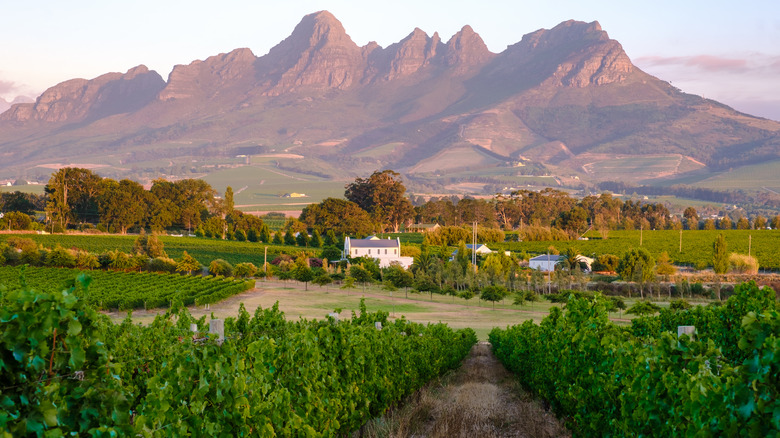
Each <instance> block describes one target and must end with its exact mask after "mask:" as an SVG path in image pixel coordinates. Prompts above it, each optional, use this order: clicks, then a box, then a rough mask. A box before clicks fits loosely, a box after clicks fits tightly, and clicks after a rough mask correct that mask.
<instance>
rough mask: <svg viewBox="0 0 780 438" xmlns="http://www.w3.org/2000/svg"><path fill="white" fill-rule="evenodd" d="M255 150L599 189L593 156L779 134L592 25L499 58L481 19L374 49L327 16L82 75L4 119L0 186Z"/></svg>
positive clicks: (765, 142) (684, 151) (715, 145)
mask: <svg viewBox="0 0 780 438" xmlns="http://www.w3.org/2000/svg"><path fill="white" fill-rule="evenodd" d="M324 145H328V146H324ZM388 145H389V146H388ZM244 150H254V151H266V152H268V151H277V152H280V151H281V152H289V153H294V154H299V155H300V156H303V157H306V159H309V160H312V161H311V162H315V161H316V162H317V163H319V164H318V165H320V166H321V167H322V170H318V172H320V173H323V172H324V173H326V174H330V175H331V176H332V178H334V179H348V178H350V177H353V176H354V175H357V174H367V173H370V171H372V170H376V169H379V168H394V169H396V170H400V171H403V172H409V175H410V176H413V175H418V176H425V175H429V174H430V175H429V177H430V178H435V174H439V175H443V174H450V175H460V177H463V173H464V172H472V173H473V172H476V171H478V169H483V170H484V172H485V173H488V174H491V173H496V172H498V173H501V174H502V175H504V176H505V177H506V178H505V179H507V178H509V177H510V176H511V177H519V176H520V175H521V174H522V172H523V171H525V170H527V169H519V168H518V169H519V170H518V169H513V168H516V167H517V166H521V167H522V166H525V165H534V166H536V168H538V169H543V170H539V171H540V172H542V171H543V172H547V173H550V172H553V173H557V174H565V173H573V174H576V175H579V176H581V177H582V179H584V180H592V181H598V180H603V179H605V178H606V176H605V175H602V174H599V173H598V172H594V171H593V170H592V169H594V168H596V167H597V166H593V165H591V164H592V160H594V159H598V160H602V159H603V160H609V157H610V156H617V155H625V154H628V155H636V156H648V155H657V154H667V155H669V156H674V155H680V156H685V157H691V159H692V160H694V161H698V162H701V163H703V165H704V166H705V167H707V168H710V169H712V170H717V169H721V168H728V167H729V166H735V165H736V166H739V165H744V164H749V163H751V162H758V161H762V160H763V161H765V160H775V159H778V158H780V123H777V122H773V121H769V120H766V119H760V118H756V117H752V116H749V115H746V114H742V113H739V112H736V111H734V110H732V109H730V108H729V107H727V106H725V105H723V104H720V103H717V102H714V101H710V100H707V99H703V98H701V97H698V96H693V95H690V94H686V93H684V92H682V91H681V90H678V89H676V88H674V87H673V86H671V85H670V84H669V83H667V82H665V81H662V80H660V79H658V78H654V77H653V76H651V75H648V74H647V73H645V72H643V71H642V70H640V69H639V68H637V67H636V66H634V65H633V64H632V62H631V60H630V58H629V56H628V55H627V54H626V53H625V51H624V50H623V47H622V46H621V45H620V43H619V42H618V41H615V40H613V39H610V38H609V35H608V34H607V32H606V31H604V30H603V29H602V28H601V25H600V24H599V23H598V22H597V21H594V22H591V23H585V22H580V21H574V20H569V21H565V22H563V23H560V24H558V25H557V26H555V27H553V28H552V29H540V30H537V31H535V32H532V33H529V34H526V35H524V36H523V37H522V39H521V40H520V41H519V42H517V43H515V44H512V45H510V46H508V47H507V48H506V49H505V50H504V51H502V52H500V53H493V52H491V51H490V50H488V48H487V46H486V45H485V43H484V41H483V40H482V38H481V37H480V36H479V34H478V33H476V32H475V31H474V30H473V29H472V28H471V27H470V26H468V25H466V26H464V27H463V28H462V29H461V30H460V31H458V32H456V33H455V34H454V35H453V36H452V37H450V38H449V39H448V41H447V42H442V40H441V38H440V36H439V34H438V33H434V34H433V35H430V36H429V35H428V34H426V33H425V32H423V31H422V30H420V29H419V28H415V29H414V30H413V31H412V32H411V33H409V34H408V35H407V36H406V37H405V38H403V39H402V40H401V41H399V42H397V43H393V44H390V45H388V46H387V47H384V48H383V47H381V46H379V45H378V44H376V43H375V42H369V43H368V44H366V45H364V46H362V47H361V46H358V45H357V44H355V43H354V42H353V41H352V39H351V38H350V37H349V35H348V34H347V32H346V30H345V29H344V27H343V26H342V25H341V23H340V22H339V21H338V20H337V19H336V17H334V16H333V15H332V14H330V13H329V12H327V11H320V12H316V13H313V14H309V15H306V16H305V17H303V19H302V20H301V22H300V23H299V24H298V25H297V26H296V27H295V28H294V29H293V31H292V33H291V34H290V35H289V36H288V37H287V38H285V39H283V40H282V41H281V42H280V43H279V44H277V45H276V46H274V47H273V48H271V49H270V50H269V52H268V53H267V54H265V55H262V56H259V57H258V56H256V55H255V54H254V53H253V52H252V51H251V50H250V49H248V48H239V49H235V50H232V51H230V52H227V53H222V54H217V55H214V56H210V57H208V58H206V59H204V60H196V61H193V62H191V63H190V64H187V65H177V66H175V67H174V68H173V70H172V71H171V73H170V74H169V75H168V79H167V80H163V79H162V77H161V76H160V75H159V74H158V73H157V72H154V71H150V70H148V69H147V68H146V67H145V66H138V67H135V68H133V69H131V70H129V71H128V72H126V73H124V74H122V73H107V74H104V75H101V76H99V77H97V78H94V79H91V80H85V79H73V80H70V81H65V82H63V83H61V84H58V85H55V86H53V87H51V88H49V89H48V90H46V91H45V92H44V93H43V94H42V95H41V96H40V97H39V98H38V99H36V101H35V102H34V103H26V104H25V103H23V104H16V105H13V106H12V107H11V108H10V109H9V110H7V111H6V112H4V113H2V114H0V156H3V157H4V160H3V161H4V162H5V163H6V164H5V165H0V177H1V176H2V175H4V174H5V175H11V174H13V176H18V174H19V173H20V172H24V173H35V172H37V170H36V169H38V167H37V166H40V165H42V164H43V163H50V162H51V161H57V162H60V163H65V164H67V163H74V162H76V163H78V162H83V161H84V159H85V157H89V159H90V160H93V161H99V162H101V163H103V164H105V165H106V166H108V167H110V168H111V169H113V170H112V172H115V173H116V174H117V175H123V174H122V172H123V170H122V169H126V168H127V167H128V166H130V167H131V168H132V167H133V166H139V165H135V164H133V163H141V164H140V165H144V166H146V164H143V163H148V162H151V161H154V160H152V159H151V158H156V159H157V160H158V161H159V160H161V159H162V158H165V160H166V161H170V162H171V163H173V162H178V163H188V162H193V161H194V162H198V163H201V162H203V163H205V161H208V160H209V159H214V158H215V157H218V158H220V160H222V161H225V162H232V161H231V160H232V158H233V157H234V156H235V155H243V154H238V153H237V151H238V152H240V151H244ZM388 151H391V152H388ZM41 156H44V157H45V158H41ZM295 163H298V164H295V165H298V166H300V162H297V161H296V162H295ZM288 164H289V163H288ZM586 164H588V166H586ZM150 166H151V167H152V168H154V167H157V168H161V167H163V166H156V165H150ZM181 166H182V167H195V166H189V165H185V164H181ZM147 167H149V166H147ZM198 167H199V168H201V169H205V168H206V164H203V165H200V164H199V165H198ZM357 169H362V170H360V171H358V170H357ZM414 169H433V170H438V172H427V171H426V172H416V171H415V170H414ZM497 169H498V170H497ZM683 170H684V171H683ZM689 170H690V169H688V168H687V167H686V168H685V169H682V170H681V169H677V170H669V169H665V170H664V171H659V172H658V174H659V175H664V176H665V177H666V176H669V175H671V176H672V177H680V175H681V174H685V172H688V171H689ZM131 172H132V170H131ZM131 172H126V171H125V173H124V175H127V174H128V173H131ZM669 172H671V173H669ZM146 173H148V174H152V173H154V172H151V171H150V172H146ZM171 176H174V175H171ZM629 176H630V175H629ZM141 177H143V175H142V176H141ZM455 177H456V176H452V178H455ZM148 178H151V175H150V176H148ZM502 178H504V177H502ZM509 179H511V178H509ZM515 179H517V178H515Z"/></svg>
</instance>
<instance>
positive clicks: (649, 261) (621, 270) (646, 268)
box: [617, 248, 655, 283]
mask: <svg viewBox="0 0 780 438" xmlns="http://www.w3.org/2000/svg"><path fill="white" fill-rule="evenodd" d="M654 267H655V260H653V257H652V256H651V255H650V253H649V252H647V250H646V249H644V248H631V249H629V250H628V251H626V252H625V253H624V254H623V257H622V258H621V259H620V262H619V263H618V267H617V273H618V275H620V278H622V279H624V280H626V281H636V282H638V283H641V282H647V281H650V280H652V278H653V275H654V272H653V268H654Z"/></svg>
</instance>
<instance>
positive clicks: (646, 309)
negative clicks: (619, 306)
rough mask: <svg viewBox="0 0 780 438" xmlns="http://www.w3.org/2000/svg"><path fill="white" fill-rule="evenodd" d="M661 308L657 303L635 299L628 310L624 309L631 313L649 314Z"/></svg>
mask: <svg viewBox="0 0 780 438" xmlns="http://www.w3.org/2000/svg"><path fill="white" fill-rule="evenodd" d="M660 310H661V307H660V306H659V305H657V304H654V303H651V302H650V301H644V300H643V301H637V302H636V303H634V305H633V306H631V307H629V308H628V310H626V313H631V314H633V315H649V314H652V313H656V312H658V311H660Z"/></svg>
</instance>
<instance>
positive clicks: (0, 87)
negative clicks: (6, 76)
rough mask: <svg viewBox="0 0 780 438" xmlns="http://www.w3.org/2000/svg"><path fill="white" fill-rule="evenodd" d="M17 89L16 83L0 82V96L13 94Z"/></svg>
mask: <svg viewBox="0 0 780 438" xmlns="http://www.w3.org/2000/svg"><path fill="white" fill-rule="evenodd" d="M18 89H19V87H18V86H17V85H16V82H13V81H4V80H0V95H6V94H11V93H15V92H16V91H18Z"/></svg>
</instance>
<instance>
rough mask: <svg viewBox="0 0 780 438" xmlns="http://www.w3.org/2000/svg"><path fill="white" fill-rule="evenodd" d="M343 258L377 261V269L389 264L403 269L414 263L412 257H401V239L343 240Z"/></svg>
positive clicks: (368, 238)
mask: <svg viewBox="0 0 780 438" xmlns="http://www.w3.org/2000/svg"><path fill="white" fill-rule="evenodd" d="M343 257H344V258H347V257H350V258H354V257H371V258H374V259H378V260H379V267H380V268H386V267H388V266H390V263H392V262H397V263H399V264H400V265H401V266H403V267H404V268H409V266H411V265H412V262H413V261H414V258H412V257H401V239H400V238H395V239H390V238H387V239H380V238H378V237H376V236H371V237H367V238H365V239H353V238H351V237H347V238H346V239H344V254H343Z"/></svg>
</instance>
